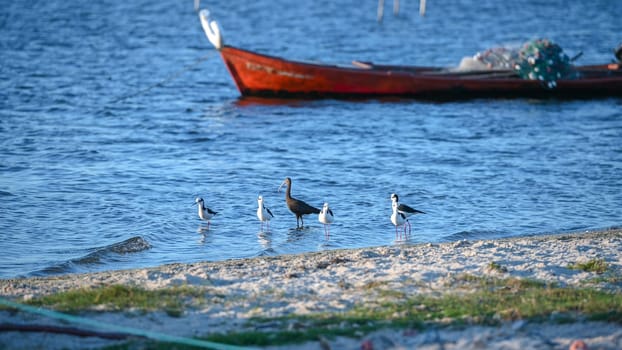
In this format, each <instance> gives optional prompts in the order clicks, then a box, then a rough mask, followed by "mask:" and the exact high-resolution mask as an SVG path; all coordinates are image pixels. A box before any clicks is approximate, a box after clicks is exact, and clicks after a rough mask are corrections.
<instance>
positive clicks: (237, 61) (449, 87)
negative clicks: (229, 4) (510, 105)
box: [200, 10, 622, 99]
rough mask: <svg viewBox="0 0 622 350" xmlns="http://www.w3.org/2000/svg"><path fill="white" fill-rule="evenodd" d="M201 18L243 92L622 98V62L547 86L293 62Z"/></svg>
mask: <svg viewBox="0 0 622 350" xmlns="http://www.w3.org/2000/svg"><path fill="white" fill-rule="evenodd" d="M200 19H201V23H202V25H203V29H204V31H205V33H206V35H207V37H208V39H209V40H210V42H211V43H212V44H213V45H214V46H215V47H216V49H217V50H219V52H220V55H221V57H222V59H223V61H224V62H225V65H226V67H227V69H228V70H229V73H230V74H231V77H232V78H233V80H234V82H235V84H236V86H237V88H238V90H239V91H240V94H242V96H260V97H279V98H288V97H296V98H328V97H332V98H351V97H385V96H395V97H412V98H423V99H437V98H441V99H448V98H449V99H454V98H457V99H459V98H472V97H484V98H485V97H504V98H513V97H535V98H545V97H556V98H593V97H622V64H620V63H612V64H602V65H589V66H573V70H574V72H575V73H576V74H574V76H573V77H572V78H568V79H565V78H561V79H557V80H555V81H554V82H553V84H550V83H548V84H546V83H544V82H543V81H542V80H538V79H536V80H530V79H525V78H523V77H520V76H519V75H518V73H517V72H516V71H515V70H507V69H505V70H499V69H494V70H490V69H485V70H467V71H463V70H454V69H448V68H442V67H418V66H392V65H376V64H373V63H369V62H360V61H355V62H353V65H352V66H351V67H345V66H337V65H325V64H314V63H306V62H299V61H291V60H287V59H284V58H280V57H274V56H268V55H264V54H259V53H256V52H252V51H248V50H243V49H239V48H236V47H233V46H228V45H224V44H223V40H222V36H221V34H220V30H219V27H218V24H217V23H216V22H215V21H213V20H212V19H210V18H209V12H208V11H207V10H202V11H201V12H200Z"/></svg>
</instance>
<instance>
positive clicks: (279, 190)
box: [276, 181, 285, 192]
mask: <svg viewBox="0 0 622 350" xmlns="http://www.w3.org/2000/svg"><path fill="white" fill-rule="evenodd" d="M283 185H285V181H283V183H281V186H279V189H278V190H276V191H277V192H281V187H283Z"/></svg>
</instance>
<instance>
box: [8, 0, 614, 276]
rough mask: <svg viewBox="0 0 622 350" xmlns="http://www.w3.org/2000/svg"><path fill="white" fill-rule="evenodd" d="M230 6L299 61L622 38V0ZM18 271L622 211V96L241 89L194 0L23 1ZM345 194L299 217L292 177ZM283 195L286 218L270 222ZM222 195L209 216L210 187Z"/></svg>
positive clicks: (313, 246)
mask: <svg viewBox="0 0 622 350" xmlns="http://www.w3.org/2000/svg"><path fill="white" fill-rule="evenodd" d="M417 4H418V2H416V1H402V8H401V12H400V14H399V16H397V17H394V16H393V15H392V14H391V9H390V6H391V4H390V2H387V9H386V11H385V19H384V21H383V22H382V23H378V22H376V6H377V2H376V1H369V2H367V3H361V2H359V1H346V0H336V1H314V2H305V3H296V6H292V3H291V2H287V1H255V2H252V3H248V2H243V1H237V2H231V1H211V2H210V3H209V6H210V7H209V9H210V10H211V12H212V13H213V15H214V17H215V18H216V19H217V20H218V21H219V22H220V24H221V26H222V28H223V32H224V36H225V42H227V43H229V44H231V45H236V46H240V47H243V48H248V49H252V50H256V51H260V52H264V53H268V54H272V55H279V56H284V57H288V58H294V59H301V60H309V61H322V62H327V63H337V64H348V63H349V62H350V61H352V60H367V61H374V62H380V63H395V64H413V65H442V66H451V65H456V64H458V62H459V61H460V59H461V58H462V57H463V56H470V55H473V54H475V53H476V52H478V51H483V50H485V49H487V48H490V47H495V46H502V45H516V44H519V43H521V42H523V41H526V40H528V39H533V38H537V37H547V38H550V39H552V40H553V41H555V42H557V43H559V44H560V45H561V46H562V47H563V48H564V49H565V51H566V52H567V53H568V54H569V56H574V55H575V54H577V53H578V52H580V51H583V56H582V57H581V58H580V59H579V62H580V63H584V64H589V63H603V62H609V61H611V59H612V58H613V55H612V49H613V48H614V47H615V46H617V45H619V44H620V40H621V38H620V36H619V33H620V27H619V24H620V17H621V15H622V2H619V1H605V0H603V1H593V2H578V1H575V2H571V3H568V2H566V1H562V0H553V1H550V0H549V1H540V0H526V1H521V2H510V3H503V2H499V1H492V0H484V1H466V0H465V1H447V0H441V1H428V12H427V14H426V16H425V17H424V18H421V17H419V15H418V8H417ZM0 33H1V35H0V62H1V64H0V235H1V239H0V250H1V251H2V256H3V258H2V259H0V277H1V278H10V277H15V276H32V275H53V274H63V273H70V272H90V271H99V270H110V269H124V268H135V267H146V266H155V265H160V264H164V263H171V262H194V261H202V260H212V261H217V260H224V259H230V258H242V257H253V256H260V255H278V254H289V253H298V252H309V251H317V250H328V249H340V248H354V247H365V246H378V245H392V244H404V242H396V240H395V231H394V228H393V226H392V225H391V223H390V221H389V216H390V214H391V205H390V204H391V203H390V200H389V195H390V194H391V193H392V192H397V193H398V194H399V195H400V198H401V200H402V202H404V203H407V204H409V205H411V206H413V207H415V208H417V209H420V210H423V211H425V212H426V213H427V214H426V215H421V216H418V217H415V218H414V219H412V220H411V222H412V226H413V232H412V235H411V237H410V238H409V240H408V241H407V242H406V243H421V242H440V241H452V240H459V239H480V238H497V237H509V236H517V235H537V234H545V233H552V232H565V231H582V230H595V229H602V228H608V227H612V226H618V225H620V224H622V170H621V169H622V98H612V99H602V100H584V101H557V100H528V99H519V100H485V99H481V100H472V101H460V102H445V103H438V102H429V101H416V100H365V101H341V100H321V101H287V102H281V103H274V104H268V103H260V102H258V101H253V100H245V99H241V98H240V97H239V94H238V92H237V90H236V89H235V86H234V84H233V82H232V80H231V79H230V77H229V76H228V74H227V71H226V69H225V67H224V65H223V64H222V62H221V61H220V59H219V57H218V55H217V53H216V52H215V51H214V50H213V49H212V47H211V45H210V44H209V43H208V42H207V40H206V38H205V36H204V34H203V32H202V29H201V27H200V23H199V20H198V16H197V14H196V13H195V12H194V8H193V1H160V2H153V1H142V0H139V1H130V2H128V1H126V2H119V1H97V2H88V3H85V2H82V1H53V0H48V1H29V2H20V1H16V2H9V3H7V4H4V5H3V9H2V12H1V13H0ZM286 176H290V177H291V178H292V179H293V194H294V196H297V197H299V198H301V199H304V200H305V201H307V202H308V203H310V204H313V205H316V206H318V207H320V206H321V205H322V203H323V202H324V201H327V202H329V203H330V204H331V207H332V208H333V210H334V212H335V215H336V223H335V224H334V225H333V226H332V228H331V233H332V235H331V237H330V240H326V239H325V237H324V230H323V227H322V225H321V224H320V223H319V222H317V219H316V218H315V217H307V218H306V220H305V223H306V224H307V225H308V227H307V228H305V229H304V230H295V229H294V228H295V227H296V220H295V217H294V216H293V215H292V214H291V213H289V212H288V210H287V208H286V207H285V203H284V199H283V193H282V192H281V193H277V191H276V190H277V188H278V186H279V185H280V184H281V182H282V181H283V179H284V178H285V177H286ZM259 194H261V195H263V196H264V198H265V200H266V203H267V205H268V206H269V207H270V208H271V209H272V211H273V212H274V213H275V215H276V218H275V219H274V220H273V221H272V223H271V229H270V231H269V232H261V231H260V225H259V222H258V221H257V219H256V217H255V209H256V205H257V202H256V198H257V196H258V195H259ZM197 195H200V196H202V197H203V198H204V199H205V201H206V203H207V204H208V206H210V207H211V208H212V209H214V210H216V211H218V212H219V214H218V215H217V216H216V218H215V219H214V220H213V222H212V226H211V229H210V230H209V231H206V230H205V225H204V224H203V223H201V222H200V221H199V220H198V218H197V214H196V207H194V206H193V203H194V198H195V196H197Z"/></svg>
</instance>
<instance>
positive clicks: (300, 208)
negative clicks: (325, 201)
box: [278, 177, 320, 228]
mask: <svg viewBox="0 0 622 350" xmlns="http://www.w3.org/2000/svg"><path fill="white" fill-rule="evenodd" d="M283 185H285V186H287V189H286V190H285V203H286V204H287V208H289V211H291V212H292V213H294V215H296V228H304V220H303V219H302V216H303V215H308V214H319V213H320V209H318V208H315V207H312V206H310V205H309V204H307V203H305V202H303V201H301V200H300V199H296V198H293V197H292V179H290V178H289V177H286V178H285V180H284V181H283V183H282V184H281V186H279V189H278V191H281V187H283ZM299 222H300V223H299Z"/></svg>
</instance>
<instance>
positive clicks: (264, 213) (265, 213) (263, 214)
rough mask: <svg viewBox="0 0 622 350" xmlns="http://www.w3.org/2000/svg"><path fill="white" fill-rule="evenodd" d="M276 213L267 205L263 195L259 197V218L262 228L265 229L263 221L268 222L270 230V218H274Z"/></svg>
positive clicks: (267, 225) (267, 227) (267, 226)
mask: <svg viewBox="0 0 622 350" xmlns="http://www.w3.org/2000/svg"><path fill="white" fill-rule="evenodd" d="M273 217H274V215H272V212H271V211H270V209H269V208H267V207H266V205H265V203H264V201H263V197H262V196H259V197H257V218H258V219H259V221H261V230H262V231H263V223H264V222H265V223H266V229H267V230H270V219H272V218H273Z"/></svg>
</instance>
